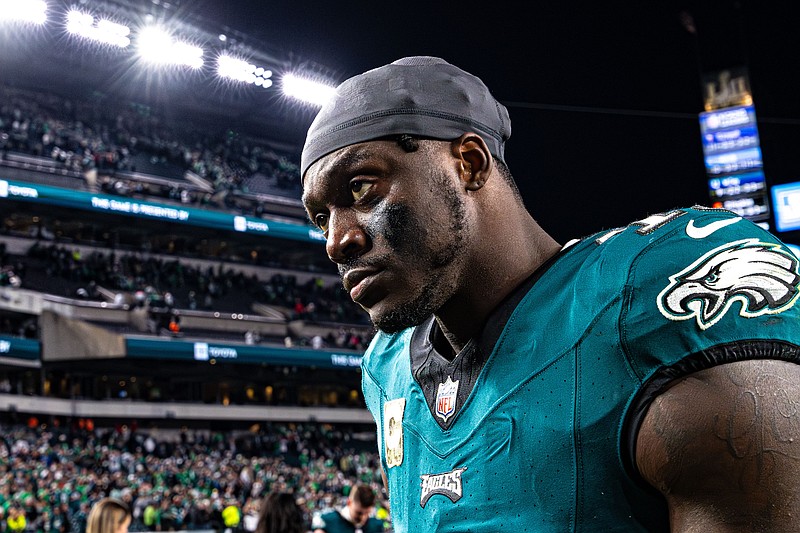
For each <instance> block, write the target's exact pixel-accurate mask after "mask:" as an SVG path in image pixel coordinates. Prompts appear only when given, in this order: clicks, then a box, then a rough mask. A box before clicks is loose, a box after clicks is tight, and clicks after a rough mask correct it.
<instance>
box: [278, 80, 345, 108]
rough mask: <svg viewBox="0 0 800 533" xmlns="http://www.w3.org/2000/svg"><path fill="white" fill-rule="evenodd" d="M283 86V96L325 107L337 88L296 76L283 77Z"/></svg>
mask: <svg viewBox="0 0 800 533" xmlns="http://www.w3.org/2000/svg"><path fill="white" fill-rule="evenodd" d="M281 85H282V87H281V89H282V90H283V94H285V95H287V96H291V97H292V98H297V99H298V100H301V101H303V102H308V103H310V104H314V105H318V106H322V105H324V104H325V102H327V101H328V100H330V99H331V98H332V97H333V93H334V91H336V88H335V87H332V86H330V85H327V84H325V83H322V82H319V81H314V80H309V79H307V78H302V77H300V76H296V75H294V74H286V75H285V76H283V78H282V80H281Z"/></svg>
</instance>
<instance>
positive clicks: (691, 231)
mask: <svg viewBox="0 0 800 533" xmlns="http://www.w3.org/2000/svg"><path fill="white" fill-rule="evenodd" d="M740 220H742V217H736V218H726V219H723V220H716V221H714V222H711V223H709V224H706V225H705V226H695V225H694V219H691V220H690V221H689V223H688V224H687V225H686V235H688V236H689V237H691V238H692V239H705V238H706V237H708V236H709V235H711V234H713V233H714V232H715V231H717V230H721V229H722V228H724V227H726V226H730V225H731V224H736V223H737V222H739V221H740Z"/></svg>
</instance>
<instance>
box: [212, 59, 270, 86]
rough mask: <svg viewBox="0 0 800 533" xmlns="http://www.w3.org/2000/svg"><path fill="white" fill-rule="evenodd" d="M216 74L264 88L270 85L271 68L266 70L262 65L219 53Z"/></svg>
mask: <svg viewBox="0 0 800 533" xmlns="http://www.w3.org/2000/svg"><path fill="white" fill-rule="evenodd" d="M217 74H219V75H220V76H222V77H223V78H228V79H231V80H235V81H241V82H244V83H252V84H253V85H256V86H258V87H263V88H265V89H266V88H268V87H271V86H272V80H271V79H270V78H271V77H272V71H271V70H267V69H265V68H264V67H256V66H255V65H253V64H252V63H248V62H247V61H244V60H242V59H237V58H235V57H231V56H227V55H221V56H219V57H218V58H217Z"/></svg>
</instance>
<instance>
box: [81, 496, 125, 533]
mask: <svg viewBox="0 0 800 533" xmlns="http://www.w3.org/2000/svg"><path fill="white" fill-rule="evenodd" d="M130 525H131V509H130V507H128V505H126V504H125V502H123V501H121V500H118V499H116V498H103V499H102V500H100V501H99V502H97V503H95V504H94V506H93V507H92V510H91V512H90V513H89V520H88V522H87V524H86V533H128V526H130Z"/></svg>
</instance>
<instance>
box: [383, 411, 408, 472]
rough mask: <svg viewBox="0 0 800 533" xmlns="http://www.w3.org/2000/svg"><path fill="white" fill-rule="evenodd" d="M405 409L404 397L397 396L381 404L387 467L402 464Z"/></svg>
mask: <svg viewBox="0 0 800 533" xmlns="http://www.w3.org/2000/svg"><path fill="white" fill-rule="evenodd" d="M405 410H406V399H405V398H398V399H396V400H391V401H388V402H384V404H383V444H384V447H385V451H384V458H385V459H386V465H387V466H388V467H389V468H393V467H395V466H400V465H401V464H403V413H404V412H405Z"/></svg>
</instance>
